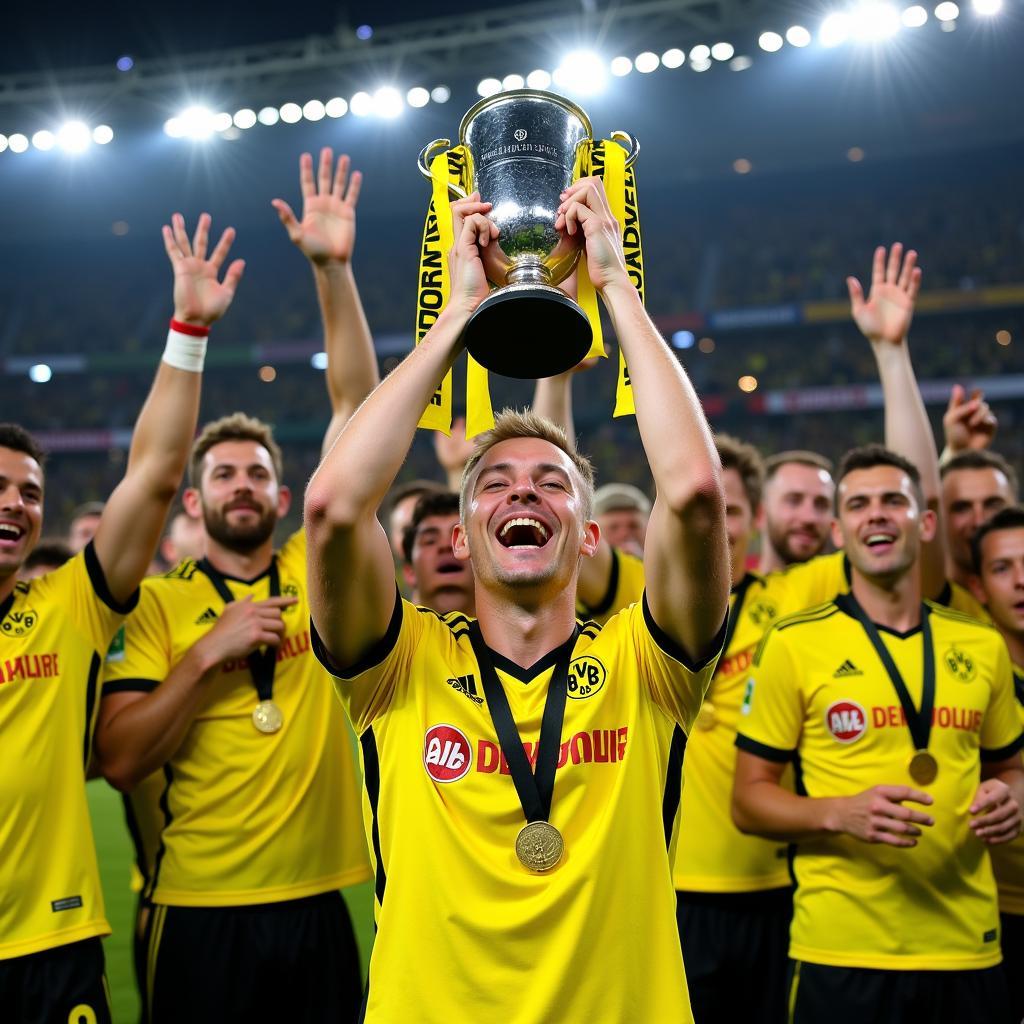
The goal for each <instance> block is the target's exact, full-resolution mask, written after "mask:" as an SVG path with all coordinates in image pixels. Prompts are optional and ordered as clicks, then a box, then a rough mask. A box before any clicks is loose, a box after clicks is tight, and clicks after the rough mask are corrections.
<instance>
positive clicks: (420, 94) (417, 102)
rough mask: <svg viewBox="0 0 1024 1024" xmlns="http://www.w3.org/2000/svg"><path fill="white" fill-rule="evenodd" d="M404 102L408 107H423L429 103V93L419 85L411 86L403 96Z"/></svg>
mask: <svg viewBox="0 0 1024 1024" xmlns="http://www.w3.org/2000/svg"><path fill="white" fill-rule="evenodd" d="M405 102H406V103H408V104H409V106H410V107H425V106H426V105H427V104H428V103H429V102H430V93H429V92H428V91H427V90H426V89H424V88H423V87H422V86H420V85H416V86H413V88H411V89H410V90H409V91H408V92H407V93H406V94H405Z"/></svg>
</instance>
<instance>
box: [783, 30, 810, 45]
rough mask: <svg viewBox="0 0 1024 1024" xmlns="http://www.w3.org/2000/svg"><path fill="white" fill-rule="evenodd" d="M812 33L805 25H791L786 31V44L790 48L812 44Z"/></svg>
mask: <svg viewBox="0 0 1024 1024" xmlns="http://www.w3.org/2000/svg"><path fill="white" fill-rule="evenodd" d="M810 41H811V33H810V32H808V31H807V29H805V28H804V27H803V25H791V26H790V27H789V28H788V29H786V42H787V43H789V45H790V46H796V47H803V46H807V45H809V44H810Z"/></svg>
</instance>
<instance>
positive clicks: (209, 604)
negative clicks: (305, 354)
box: [96, 149, 376, 1024]
mask: <svg viewBox="0 0 1024 1024" xmlns="http://www.w3.org/2000/svg"><path fill="white" fill-rule="evenodd" d="M348 165H349V161H348V158H347V157H344V156H343V157H340V158H339V160H338V163H337V169H336V171H335V170H334V169H333V168H334V161H333V157H332V154H331V151H330V150H328V149H325V150H324V151H323V152H322V153H321V159H320V164H319V175H318V179H319V188H318V187H317V185H316V184H314V180H313V168H312V158H311V157H310V156H309V154H303V156H302V158H301V161H300V168H301V181H302V189H303V196H304V212H303V220H302V222H301V224H299V223H298V222H296V221H295V218H294V215H293V214H292V213H291V210H290V209H289V208H288V207H287V205H286V204H284V203H282V202H281V201H280V200H278V201H276V203H275V205H276V206H277V208H278V211H279V213H280V215H281V220H282V222H283V223H284V224H285V226H286V227H287V229H288V232H289V235H290V236H291V238H292V240H293V241H294V242H295V243H296V245H297V246H298V247H299V248H300V250H301V251H302V252H303V253H304V254H305V255H306V256H307V257H308V258H309V260H310V262H311V263H312V264H313V268H314V277H315V280H316V283H317V287H318V294H319V297H320V303H321V309H322V312H323V316H324V328H325V335H326V341H325V348H326V351H327V357H328V363H327V384H328V392H329V394H330V398H331V405H332V410H333V416H332V419H331V424H330V426H329V427H328V431H327V435H326V437H325V440H324V444H325V447H326V446H329V444H330V443H331V442H332V440H333V436H334V435H336V433H337V431H338V429H339V428H340V426H341V425H342V424H343V423H344V422H345V420H346V419H347V418H348V416H349V415H351V412H352V410H353V409H354V408H355V407H356V406H357V405H358V404H359V402H360V401H361V400H362V399H363V397H364V396H365V393H366V390H367V387H368V384H369V382H370V381H371V380H373V379H375V374H376V361H375V357H374V355H373V347H372V342H371V340H370V337H369V333H368V329H367V328H366V322H365V318H363V316H362V312H361V306H360V303H359V297H358V293H357V292H356V289H355V280H354V277H353V276H352V272H351V268H350V262H349V261H350V258H351V254H352V249H353V245H354V235H355V202H356V198H357V196H358V192H359V182H360V178H359V176H358V173H356V174H353V175H352V177H351V179H349V184H348V189H347V191H346V178H347V172H348ZM332 171H333V174H332ZM189 477H190V484H191V486H190V487H189V489H188V490H186V492H185V496H184V501H185V506H186V511H188V512H189V514H190V515H194V516H201V517H202V519H203V523H204V527H205V531H206V554H205V557H204V558H202V559H201V560H199V561H198V562H193V561H191V560H186V561H185V562H183V563H182V564H181V565H179V566H177V567H176V568H175V569H173V570H172V571H171V572H169V573H168V574H167V575H166V576H164V577H158V578H155V579H149V580H147V581H146V583H145V584H144V586H143V594H142V600H141V602H140V605H139V608H138V610H137V611H136V612H135V613H134V614H133V615H132V617H131V618H130V619H129V620H128V621H127V622H126V629H125V642H124V652H123V656H122V657H121V658H120V659H119V660H117V661H116V662H113V663H108V669H107V674H106V679H105V685H104V697H103V704H102V708H101V713H100V725H99V729H98V732H97V739H96V747H97V751H98V753H99V756H100V762H101V765H102V769H103V772H104V774H105V776H106V777H107V778H108V780H110V781H111V782H112V783H113V784H114V785H115V786H117V788H118V789H121V790H130V789H132V788H133V787H134V786H135V785H137V784H138V783H139V782H140V781H141V780H143V779H145V778H146V777H147V776H149V775H150V774H151V773H152V772H153V771H154V770H157V769H161V767H162V772H163V778H164V785H163V791H162V794H161V797H160V801H159V806H160V808H161V810H162V812H163V816H164V821H163V828H162V832H161V835H160V848H159V849H158V851H157V853H156V856H155V863H154V867H153V870H152V875H151V878H150V881H149V884H148V887H147V890H146V897H147V898H148V899H150V900H151V901H152V902H153V904H154V905H155V906H154V910H153V913H152V915H151V918H150V924H149V934H148V941H147V945H148V953H147V966H148V970H147V979H146V980H147V993H146V994H147V1010H148V1013H149V1015H150V1016H149V1019H150V1020H151V1021H152V1022H153V1024H172V1022H173V1024H180V1022H182V1021H189V1022H195V1024H203V1022H210V1024H213V1022H222V1021H225V1020H243V1019H245V1020H266V1019H274V1020H286V1019H295V1020H301V1021H304V1022H314V1021H321V1020H322V1021H332V1022H334V1021H339V1020H351V1019H353V1018H354V1017H355V1014H356V1010H357V1008H358V1004H359V997H360V990H361V983H360V970H359V959H358V953H357V949H356V945H355V938H354V934H353V930H352V925H351V921H350V919H349V915H348V912H347V910H346V907H345V903H344V900H343V898H342V896H341V894H340V893H339V891H338V890H339V889H340V888H341V887H344V886H348V885H351V884H354V883H356V882H361V881H363V880H365V879H366V878H368V877H369V868H368V864H367V858H366V844H365V840H364V838H363V836H362V834H361V829H360V825H359V793H358V783H357V779H356V763H355V756H354V751H353V749H352V746H351V742H350V738H349V733H348V730H347V729H346V726H345V723H344V720H343V718H342V717H341V716H340V714H339V713H338V710H337V709H336V707H335V705H334V698H333V694H332V692H331V687H330V684H329V680H328V678H327V676H326V674H325V673H324V671H323V670H322V669H321V668H320V666H319V665H318V664H317V662H316V660H315V659H314V658H313V657H312V655H311V654H310V639H309V612H308V599H307V593H308V588H307V583H306V574H305V562H306V554H305V535H304V534H303V533H302V531H299V532H298V533H296V534H294V535H293V536H292V537H291V538H289V539H288V540H287V541H286V542H285V544H284V545H283V547H282V548H281V549H280V550H279V551H277V552H276V553H275V551H274V544H273V532H274V527H275V525H276V524H277V522H278V521H279V520H280V519H281V518H282V517H284V516H285V515H286V513H287V511H288V508H289V502H290V492H289V491H288V488H287V487H286V486H284V484H283V483H282V482H281V480H282V465H281V453H280V450H279V448H278V446H277V445H276V443H275V442H274V440H273V437H272V435H271V431H270V428H269V427H267V425H266V424H263V423H261V422H260V421H258V420H254V419H252V418H250V417H247V416H245V415H243V414H241V413H236V414H234V415H232V416H227V417H224V418H222V419H220V420H217V421H215V422H213V423H211V424H208V425H207V427H206V428H205V429H204V430H203V432H202V434H201V435H200V436H199V438H198V439H197V441H196V443H195V446H194V447H193V450H192V457H191V460H190V465H189ZM338 571H346V569H345V568H344V567H342V566H341V565H339V566H338Z"/></svg>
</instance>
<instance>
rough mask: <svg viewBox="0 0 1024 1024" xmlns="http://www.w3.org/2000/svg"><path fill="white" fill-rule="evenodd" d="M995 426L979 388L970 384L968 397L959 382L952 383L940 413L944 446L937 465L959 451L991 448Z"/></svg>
mask: <svg viewBox="0 0 1024 1024" xmlns="http://www.w3.org/2000/svg"><path fill="white" fill-rule="evenodd" d="M998 429H999V421H998V420H997V419H996V417H995V413H993V412H992V410H991V408H989V404H988V402H986V401H985V396H984V394H983V393H982V390H981V388H974V390H973V391H971V397H970V398H968V397H967V393H966V391H964V388H963V386H962V385H960V384H954V385H953V390H952V391H950V393H949V404H948V405H947V406H946V411H945V413H943V416H942V432H943V434H944V435H945V440H946V446H945V448H943V449H942V455H940V456H939V465H940V466H941V465H945V464H946V463H947V462H948V461H949V460H950V459H951V458H953V456H954V455H959V454H960V453H961V452H970V451H984V450H985V449H986V448H991V447H992V442H993V441H994V440H995V436H996V431H997V430H998Z"/></svg>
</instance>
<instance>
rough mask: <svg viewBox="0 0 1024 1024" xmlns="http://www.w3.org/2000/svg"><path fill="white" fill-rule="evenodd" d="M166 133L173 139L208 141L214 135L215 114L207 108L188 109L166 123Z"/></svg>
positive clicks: (193, 107)
mask: <svg viewBox="0 0 1024 1024" xmlns="http://www.w3.org/2000/svg"><path fill="white" fill-rule="evenodd" d="M164 131H165V132H167V134H168V135H170V137H171V138H172V139H185V138H188V139H208V138H209V137H210V136H211V135H212V134H213V112H212V111H211V110H209V109H208V108H206V107H200V106H192V107H187V108H186V109H185V110H183V111H182V112H181V113H180V114H178V115H177V117H171V118H168V120H167V121H166V122H164Z"/></svg>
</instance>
